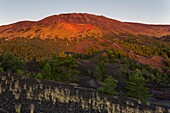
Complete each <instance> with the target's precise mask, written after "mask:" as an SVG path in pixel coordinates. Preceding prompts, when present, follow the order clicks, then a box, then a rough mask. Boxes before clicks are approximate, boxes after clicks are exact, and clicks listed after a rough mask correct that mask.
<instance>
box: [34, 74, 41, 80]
mask: <svg viewBox="0 0 170 113" xmlns="http://www.w3.org/2000/svg"><path fill="white" fill-rule="evenodd" d="M35 78H36V79H42V78H43V75H42V74H41V73H38V74H37V75H36V76H35Z"/></svg>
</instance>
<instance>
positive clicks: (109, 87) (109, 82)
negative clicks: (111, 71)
mask: <svg viewBox="0 0 170 113" xmlns="http://www.w3.org/2000/svg"><path fill="white" fill-rule="evenodd" d="M116 87H117V84H116V81H115V79H114V78H113V77H111V76H109V77H108V78H107V79H105V81H104V85H103V86H102V87H101V88H99V91H100V92H102V93H107V94H111V95H113V94H116Z"/></svg>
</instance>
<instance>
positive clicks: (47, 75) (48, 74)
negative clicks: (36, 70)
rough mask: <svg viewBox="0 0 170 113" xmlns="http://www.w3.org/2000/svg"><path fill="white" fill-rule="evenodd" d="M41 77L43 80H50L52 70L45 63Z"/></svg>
mask: <svg viewBox="0 0 170 113" xmlns="http://www.w3.org/2000/svg"><path fill="white" fill-rule="evenodd" d="M42 75H43V78H46V79H52V70H51V66H50V65H49V64H48V63H46V64H45V66H44V67H43V70H42Z"/></svg>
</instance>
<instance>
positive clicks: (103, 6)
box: [0, 0, 170, 25]
mask: <svg viewBox="0 0 170 113" xmlns="http://www.w3.org/2000/svg"><path fill="white" fill-rule="evenodd" d="M75 12H77V13H91V14H96V15H103V16H106V17H110V18H112V19H117V20H120V21H126V22H139V23H146V24H168V25H170V0H0V25H6V24H10V23H14V22H17V21H23V20H32V21H37V20H40V19H43V18H44V17H47V16H51V15H56V14H62V13H75Z"/></svg>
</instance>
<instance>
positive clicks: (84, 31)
mask: <svg viewBox="0 0 170 113" xmlns="http://www.w3.org/2000/svg"><path fill="white" fill-rule="evenodd" d="M125 33H126V34H133V35H138V34H141V35H148V36H154V37H161V36H163V35H170V26H169V25H147V24H139V23H128V22H120V21H117V20H114V19H110V18H107V17H104V16H96V15H92V14H86V13H70V14H60V15H53V16H50V17H47V18H44V19H42V20H39V21H21V22H17V23H14V24H10V25H4V26H0V38H2V37H7V38H15V37H30V38H33V37H39V38H42V39H45V38H68V39H70V38H75V37H86V36H90V37H92V36H93V37H102V36H105V35H113V34H125Z"/></svg>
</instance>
